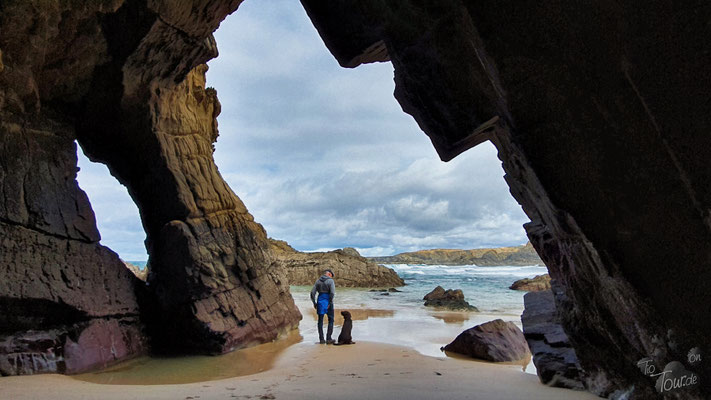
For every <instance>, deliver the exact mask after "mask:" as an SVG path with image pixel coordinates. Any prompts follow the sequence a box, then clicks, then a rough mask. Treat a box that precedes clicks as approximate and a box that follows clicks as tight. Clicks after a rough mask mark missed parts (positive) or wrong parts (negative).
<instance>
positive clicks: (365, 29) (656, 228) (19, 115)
mask: <svg viewBox="0 0 711 400" xmlns="http://www.w3.org/2000/svg"><path fill="white" fill-rule="evenodd" d="M40 3H41V4H42V7H40V5H39V4H40ZM239 3H240V1H210V0H193V1H190V2H181V3H180V5H176V4H175V3H174V2H164V1H158V0H126V1H121V0H115V1H104V2H96V3H90V4H87V5H83V6H81V7H79V6H77V7H76V8H70V7H69V6H68V5H66V3H64V2H59V1H57V2H49V3H47V2H35V1H6V2H4V3H3V4H2V6H0V11H2V12H1V13H0V23H1V24H2V25H0V28H1V29H0V30H1V31H2V32H3V34H2V36H0V51H1V52H0V57H1V59H2V62H1V63H0V83H2V92H1V95H0V106H1V111H2V116H3V118H2V125H0V135H2V148H0V155H2V158H1V159H0V165H1V166H2V168H0V173H1V174H0V190H1V192H0V199H2V202H0V229H2V232H3V241H2V249H3V252H2V255H1V256H0V262H1V263H2V264H3V267H4V266H8V267H7V268H3V269H2V270H0V274H3V276H2V280H0V282H2V283H1V284H2V285H4V286H2V287H1V290H0V299H1V300H2V303H1V304H2V306H3V309H4V310H14V311H13V312H16V315H15V316H16V317H17V319H18V320H23V321H30V322H28V323H29V324H30V325H32V324H35V325H36V326H39V327H41V326H44V325H42V322H40V321H32V320H30V319H27V317H28V315H29V314H30V313H28V312H23V311H22V307H17V305H16V304H15V303H13V302H14V301H16V300H22V302H23V303H25V304H30V303H28V302H26V301H25V300H24V299H26V298H27V297H28V296H27V293H30V292H31V291H34V290H35V288H36V290H38V291H41V290H45V289H46V290H45V291H46V292H47V294H46V295H44V297H41V298H42V299H50V301H51V302H52V303H53V304H66V305H68V306H69V309H68V311H71V312H67V314H66V315H68V317H67V318H69V319H68V320H67V321H68V322H69V323H71V326H80V325H81V324H87V323H90V322H92V321H94V322H97V321H99V320H100V321H104V322H107V321H108V322H107V323H116V324H117V325H118V326H119V327H121V328H122V329H124V328H126V327H132V328H131V329H140V324H139V323H138V322H137V315H138V312H139V307H138V306H137V301H136V297H135V296H127V295H126V294H125V293H127V292H130V290H129V291H127V290H125V288H131V287H133V286H134V283H132V281H131V279H130V276H128V275H125V274H124V273H123V272H120V269H119V268H118V266H117V265H118V264H117V263H116V262H117V258H116V257H115V255H114V254H113V253H111V252H110V251H109V250H108V249H105V248H103V247H101V246H99V245H98V232H97V231H96V227H95V223H94V221H93V214H92V212H91V210H90V207H89V205H88V202H87V200H86V197H85V196H84V195H83V193H82V192H81V191H80V190H79V189H78V187H77V185H76V181H75V179H74V178H75V172H74V171H75V170H74V168H75V166H76V160H75V159H74V158H73V156H72V154H73V151H74V149H73V147H72V146H73V145H72V143H73V140H74V138H77V139H78V140H79V142H80V143H81V145H82V147H83V148H84V149H85V151H86V152H87V154H88V155H89V156H90V157H91V158H92V159H94V160H98V161H101V162H104V163H106V164H107V165H109V167H110V169H111V171H112V174H113V175H114V176H116V177H117V178H118V179H119V180H120V181H121V182H122V183H124V184H125V185H126V186H127V187H128V188H129V191H130V193H131V195H132V197H133V198H134V199H135V200H136V202H137V203H138V205H139V208H140V210H141V213H142V217H143V222H144V226H145V228H146V232H147V246H148V248H149V252H150V256H151V264H152V265H153V267H154V269H155V275H154V276H153V278H152V280H151V286H152V287H151V290H150V291H149V292H148V297H147V298H149V299H153V301H152V302H148V304H153V305H154V306H155V309H154V311H153V315H161V316H164V317H165V319H164V321H166V322H171V321H172V322H174V324H173V325H161V326H170V330H169V331H168V332H170V333H175V332H179V333H180V334H179V337H180V338H184V339H186V340H187V342H188V343H190V347H192V348H193V349H195V350H199V351H208V352H220V351H225V350H228V349H229V348H231V347H233V346H236V345H239V344H240V343H244V342H245V341H248V340H252V339H254V340H260V339H265V338H268V337H271V336H272V335H273V334H274V333H275V331H276V330H278V329H280V328H284V327H287V326H290V325H292V324H294V323H295V322H296V320H298V311H296V309H295V307H294V306H293V302H292V301H291V300H290V296H289V293H288V288H286V287H285V286H284V285H283V284H282V283H281V282H280V280H279V278H278V276H277V275H275V274H273V273H271V272H270V269H269V266H270V265H271V255H270V254H269V253H268V252H266V251H265V250H264V249H266V248H267V247H266V237H265V235H264V233H263V230H261V228H260V227H259V226H258V224H256V223H255V222H254V221H253V220H252V218H251V217H250V216H249V214H248V213H247V211H246V210H245V209H244V206H243V205H242V204H241V202H240V201H239V199H237V197H236V196H235V195H234V194H233V193H232V192H231V190H230V189H229V188H228V187H227V186H226V185H224V182H223V181H222V179H221V178H220V177H219V174H218V173H217V170H216V167H215V166H214V163H213V162H212V160H211V151H212V150H211V144H212V142H213V141H214V140H215V135H216V134H217V131H216V126H215V122H214V121H215V120H214V117H215V115H216V112H219V111H218V110H219V103H218V102H217V100H216V97H215V96H214V93H212V92H210V91H208V90H206V89H205V88H204V78H203V74H204V68H205V67H204V66H201V65H202V64H203V63H204V62H205V61H207V60H208V59H210V58H212V57H214V56H216V55H217V50H216V48H215V44H214V41H213V40H212V38H211V32H213V31H214V29H216V28H217V26H218V25H219V23H220V21H221V20H222V19H223V18H224V17H225V16H226V15H227V14H228V13H230V12H232V11H234V10H235V9H236V8H237V7H238V5H239ZM302 4H303V5H304V7H305V8H306V10H307V12H308V14H309V16H310V18H311V19H312V21H313V22H314V25H315V26H316V27H317V29H318V30H319V33H320V34H321V36H322V37H323V39H324V42H325V44H326V45H327V47H328V48H329V49H330V50H331V52H332V53H333V54H334V56H335V57H336V59H338V61H339V62H340V63H341V65H343V66H346V67H355V66H357V65H358V64H360V63H363V62H373V61H385V60H391V61H392V63H393V65H394V67H395V80H396V86H397V88H396V93H395V96H396V98H397V99H398V101H399V102H400V103H401V105H402V106H403V109H404V110H405V111H406V112H407V113H410V114H412V115H413V117H414V118H415V119H416V120H417V122H418V123H419V125H420V127H421V128H422V130H423V131H424V132H425V133H426V134H427V135H428V136H429V137H430V138H431V140H432V143H433V145H434V146H435V148H436V149H437V151H438V152H439V154H440V156H441V158H442V159H444V160H448V159H451V158H452V157H455V156H456V155H457V154H459V153H460V152H462V151H465V150H466V149H467V148H469V147H471V146H474V145H476V144H478V143H480V142H481V141H483V140H491V141H492V142H493V143H494V144H495V145H496V146H497V148H498V150H499V154H500V158H501V159H502V162H503V164H504V169H505V171H506V172H507V175H506V179H507V182H508V183H509V186H510V188H511V193H512V195H513V196H514V197H515V198H516V199H517V200H518V201H519V202H520V203H521V204H522V206H523V208H524V210H525V211H526V213H527V214H528V216H529V217H530V218H531V221H532V222H531V223H530V224H528V225H527V226H526V230H527V232H528V234H529V237H530V238H531V242H532V243H533V245H534V247H536V249H537V250H538V252H539V254H540V255H541V257H542V258H543V260H544V261H545V262H546V264H547V265H548V267H549V269H550V272H551V276H552V277H553V278H554V280H555V288H556V301H557V306H558V310H559V312H560V314H561V316H562V320H563V324H564V326H565V329H566V331H567V333H568V334H569V336H570V339H571V342H572V344H573V345H574V346H575V347H576V352H577V354H578V356H579V358H580V361H581V363H582V364H583V367H584V368H585V370H586V373H587V376H588V382H587V384H588V388H589V389H590V390H593V391H595V392H597V393H600V394H611V393H621V392H623V391H627V390H630V389H631V388H632V387H633V386H634V394H635V395H637V396H639V397H640V398H643V397H644V396H648V395H650V394H653V393H654V392H653V390H654V389H653V383H652V381H651V380H650V379H649V378H647V377H644V376H643V375H641V374H640V373H639V370H638V369H637V366H636V362H637V361H638V360H639V359H641V358H644V357H652V358H653V359H654V361H655V362H656V363H657V364H658V365H661V366H663V365H665V364H666V363H667V362H669V361H673V360H683V359H684V358H683V357H684V356H685V354H686V351H688V349H690V348H691V347H696V346H699V347H701V348H702V350H708V348H709V341H708V335H707V333H708V332H709V331H711V326H709V324H711V322H709V320H708V318H707V317H706V316H707V315H708V311H709V304H711V301H710V300H711V299H710V298H709V296H711V295H710V294H709V292H708V290H706V286H707V285H708V283H709V282H711V276H710V274H711V271H710V270H709V262H710V261H711V240H709V239H711V223H710V222H709V221H710V218H709V210H710V209H711V191H710V190H709V189H708V185H707V184H706V183H707V182H708V181H709V177H710V174H711V172H710V171H711V169H709V168H708V166H707V160H708V154H709V149H711V143H709V141H711V137H709V135H708V134H707V133H708V132H707V131H708V128H709V126H711V120H710V118H711V110H710V109H709V108H710V107H711V103H709V102H708V93H711V82H710V81H709V80H708V78H707V75H708V70H709V65H711V53H709V52H708V51H707V49H706V46H707V43H708V39H709V37H711V32H709V25H708V24H707V21H708V19H709V17H710V16H711V10H710V9H709V7H708V5H706V4H705V3H704V4H701V3H699V4H698V6H694V5H693V4H685V5H678V4H672V3H671V2H662V3H658V2H642V3H634V4H632V3H630V4H619V3H618V2H613V1H601V2H596V3H595V4H585V5H581V4H575V5H573V4H569V3H565V4H564V3H560V2H544V3H541V2H532V1H531V2H529V1H524V2H516V3H511V4H501V3H500V2H498V3H497V4H490V3H488V2H473V1H461V0H447V1H438V2H432V3H427V2H418V1H400V2H387V1H379V0H368V1H357V2H356V1H348V0H338V1H328V2H320V1H316V0H302ZM8 32H10V33H11V34H10V33H8ZM206 182H210V184H209V185H206V184H205V183H206ZM176 244H177V245H176ZM34 248H37V249H38V250H37V251H33V252H30V253H29V254H28V252H27V249H34ZM64 248H69V249H70V250H71V251H60V249H64ZM75 248H76V249H75ZM88 254H90V255H88ZM77 255H79V256H77ZM87 259H89V260H92V261H90V263H89V265H90V266H89V267H87V262H86V260H87ZM62 271H64V274H62V273H61V272H62ZM72 273H76V274H77V276H78V277H79V278H86V277H91V276H93V275H92V274H94V275H95V278H91V279H89V281H92V282H93V280H96V282H102V279H103V281H105V280H106V279H109V278H111V279H110V280H111V281H112V282H117V283H115V285H116V286H114V284H112V285H110V286H108V287H107V286H105V285H104V286H103V287H102V285H96V289H95V290H96V291H95V292H92V290H87V289H86V287H84V288H83V289H82V291H81V293H83V294H84V297H82V296H78V297H76V296H74V297H73V295H68V294H66V293H72V294H76V293H80V291H79V289H78V288H75V287H72V286H70V283H72V282H74V281H75V280H74V279H73V278H72V276H70V275H71V274H72ZM22 276H33V277H36V279H34V280H31V284H30V283H27V282H25V283H23V281H22ZM114 278H115V279H114ZM28 282H29V281H28ZM55 283H56V284H55ZM122 285H123V286H122ZM57 288H61V291H60V290H58V289H57ZM223 288H226V290H223ZM65 292H66V293H65ZM33 293H39V292H33ZM121 293H123V294H121ZM139 294H140V296H139V297H141V296H143V294H141V292H140V291H139ZM89 295H90V296H91V299H99V298H100V299H102V302H98V303H97V302H95V301H92V300H90V299H89V297H87V296H89ZM30 297H31V296H30ZM38 298H39V297H38ZM103 299H106V300H105V301H104V300H103ZM87 302H88V303H91V304H87ZM233 304H239V305H240V307H232V305H233ZM243 305H246V306H244V307H242V306H243ZM38 307H39V306H38ZM40 308H41V307H40ZM75 311H77V312H78V314H77V313H75ZM143 312H147V313H151V307H147V306H146V307H143ZM69 316H71V317H69ZM111 321H113V322H111ZM121 321H123V322H122V323H123V325H121ZM81 326H84V325H81ZM77 329H79V328H77ZM95 329H100V330H101V329H103V331H106V332H108V331H111V329H110V328H101V327H99V328H95ZM126 329H127V328H126ZM84 330H86V329H84ZM81 331H82V329H79V333H78V334H79V337H81V335H80V333H81ZM124 331H125V329H124ZM116 332H118V331H116ZM168 332H167V331H166V330H161V329H154V330H151V331H150V334H151V336H154V337H163V338H170V335H168V334H167V333H168ZM64 336H65V337H69V338H70V339H72V338H73V339H72V342H71V343H70V345H71V344H72V343H76V341H75V340H74V339H76V337H74V336H77V333H76V332H75V333H74V334H68V333H65V334H64ZM62 343H69V342H68V341H67V340H65V341H64V342H62ZM124 343H125V341H124ZM166 343H167V344H168V345H170V344H171V341H170V340H168V341H166ZM8 346H9V347H8ZM8 346H6V347H4V348H3V351H2V352H0V353H3V354H10V353H11V351H9V350H7V349H8V348H9V349H12V346H11V345H8ZM70 347H71V346H70ZM129 347H130V346H129ZM140 347H141V346H137V348H140ZM136 351H138V350H136ZM16 353H17V352H16ZM16 353H12V354H16ZM130 353H131V351H127V352H126V354H130ZM3 357H5V356H3ZM99 358H101V357H99ZM5 359H8V357H5ZM94 365H97V364H94ZM0 366H3V364H2V363H0ZM697 371H698V372H699V374H700V375H701V376H702V377H706V378H704V379H702V384H703V385H705V386H703V388H702V390H704V391H706V392H704V393H706V394H707V393H708V390H709V389H708V385H709V382H711V381H709V380H708V378H707V377H708V376H711V369H710V367H709V364H708V363H705V364H702V365H701V366H700V367H697ZM698 396H699V397H700V398H701V397H703V394H699V395H698Z"/></svg>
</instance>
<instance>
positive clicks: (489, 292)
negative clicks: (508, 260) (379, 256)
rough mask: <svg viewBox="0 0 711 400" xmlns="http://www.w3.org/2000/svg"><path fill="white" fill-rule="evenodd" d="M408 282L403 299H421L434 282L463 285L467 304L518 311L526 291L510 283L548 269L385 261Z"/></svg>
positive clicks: (454, 286) (487, 309)
mask: <svg viewBox="0 0 711 400" xmlns="http://www.w3.org/2000/svg"><path fill="white" fill-rule="evenodd" d="M387 266H388V267H390V268H392V269H394V270H395V271H396V272H397V273H398V275H400V277H402V278H403V279H404V280H405V283H407V286H406V289H402V290H403V291H404V292H405V293H407V294H408V296H403V300H404V301H407V302H412V303H420V304H421V303H422V297H423V296H424V295H425V294H427V293H429V292H430V291H432V289H434V288H435V287H436V286H438V285H439V286H442V287H443V288H445V289H462V291H463V292H464V297H465V298H466V300H467V301H468V302H469V304H471V305H473V306H476V307H477V308H479V310H480V311H482V312H492V313H503V314H514V315H519V316H520V315H521V312H523V295H524V294H525V292H522V291H518V290H510V289H509V286H511V284H512V283H513V282H514V281H516V280H518V279H522V278H532V277H534V276H536V275H541V274H546V273H548V269H547V268H546V267H541V266H497V267H478V266H476V265H402V264H401V265H397V264H394V265H387Z"/></svg>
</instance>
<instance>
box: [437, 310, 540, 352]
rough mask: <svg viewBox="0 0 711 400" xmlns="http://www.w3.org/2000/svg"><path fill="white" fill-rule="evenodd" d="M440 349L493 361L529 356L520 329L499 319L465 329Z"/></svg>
mask: <svg viewBox="0 0 711 400" xmlns="http://www.w3.org/2000/svg"><path fill="white" fill-rule="evenodd" d="M442 349H443V350H444V351H449V352H452V353H457V354H463V355H465V356H469V357H472V358H478V359H481V360H486V361H493V362H505V361H519V360H523V359H526V358H529V357H531V353H530V352H529V351H528V345H527V344H526V339H525V338H524V337H523V333H522V332H521V330H520V329H518V327H517V326H516V324H514V323H513V322H510V321H509V322H504V321H503V320H501V319H495V320H493V321H489V322H486V323H483V324H481V325H477V326H475V327H473V328H469V329H467V330H466V331H464V332H462V333H460V334H459V336H457V337H456V338H455V339H454V340H453V341H452V343H450V344H448V345H446V346H444V347H443V348H442Z"/></svg>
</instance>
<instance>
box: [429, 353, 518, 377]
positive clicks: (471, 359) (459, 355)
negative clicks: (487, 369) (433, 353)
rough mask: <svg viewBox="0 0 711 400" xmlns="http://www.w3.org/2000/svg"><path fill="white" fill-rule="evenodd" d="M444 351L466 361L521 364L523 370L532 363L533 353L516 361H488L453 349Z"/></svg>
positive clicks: (450, 355)
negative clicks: (455, 351) (452, 350)
mask: <svg viewBox="0 0 711 400" xmlns="http://www.w3.org/2000/svg"><path fill="white" fill-rule="evenodd" d="M442 352H443V353H444V354H446V355H447V357H452V358H456V359H458V360H466V361H472V362H480V363H484V364H499V365H520V366H521V370H522V371H523V372H526V368H527V367H528V366H529V365H530V363H531V355H530V354H529V355H528V356H526V357H525V358H522V359H520V360H516V361H506V362H491V361H486V360H480V359H478V358H471V357H467V356H465V355H463V354H459V353H453V352H451V351H444V350H442Z"/></svg>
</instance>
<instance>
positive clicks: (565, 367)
mask: <svg viewBox="0 0 711 400" xmlns="http://www.w3.org/2000/svg"><path fill="white" fill-rule="evenodd" d="M523 302H524V310H523V314H522V315H521V324H522V325H523V336H524V337H525V338H526V342H528V348H529V349H531V354H532V355H533V364H535V365H536V374H538V378H539V379H540V380H541V382H542V383H544V384H546V385H550V386H558V387H565V388H570V389H583V383H582V377H583V373H582V371H581V368H580V365H579V363H578V358H577V356H576V355H575V350H574V349H573V348H572V347H571V344H570V340H568V336H567V335H566V334H565V331H564V330H563V327H562V326H561V325H560V319H559V318H558V315H557V313H556V308H555V300H554V298H553V292H551V291H549V290H546V291H540V292H532V293H526V295H524V296H523Z"/></svg>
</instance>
